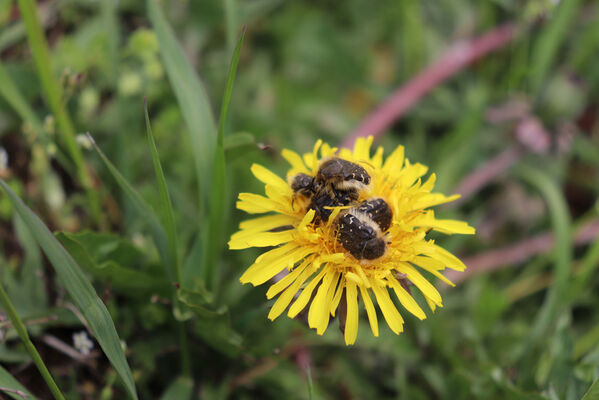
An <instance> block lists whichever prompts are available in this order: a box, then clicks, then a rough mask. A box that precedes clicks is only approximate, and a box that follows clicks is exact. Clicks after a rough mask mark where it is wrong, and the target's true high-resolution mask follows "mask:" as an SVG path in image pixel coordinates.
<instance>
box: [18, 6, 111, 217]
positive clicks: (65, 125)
mask: <svg viewBox="0 0 599 400" xmlns="http://www.w3.org/2000/svg"><path fill="white" fill-rule="evenodd" d="M18 3H19V9H20V10H21V16H22V17H23V22H24V23H25V30H26V31H27V39H28V41H29V45H30V46H31V52H32V53H33V59H34V61H35V65H36V67H37V73H38V76H39V79H40V83H41V85H42V90H43V93H44V95H45V98H46V101H47V102H48V105H49V106H50V109H51V110H52V112H53V113H54V115H55V117H56V122H57V123H58V127H59V128H60V129H59V133H60V135H61V139H62V141H63V144H64V146H65V147H66V149H67V151H68V153H69V156H70V157H71V159H72V160H73V162H74V163H75V168H76V171H75V172H76V174H77V178H78V179H79V181H80V182H81V184H82V185H83V187H84V188H85V190H86V194H87V198H88V201H89V206H90V209H91V213H92V217H93V218H94V219H95V220H96V221H98V222H99V221H100V220H101V217H102V213H101V211H100V202H99V199H98V197H97V193H96V192H95V191H94V190H93V188H92V179H91V177H90V175H89V171H88V170H87V166H86V165H85V160H84V158H83V153H82V152H81V149H80V148H79V146H78V145H77V143H76V141H75V128H74V126H73V123H72V121H71V118H70V117H69V114H68V112H67V110H66V108H65V106H64V104H63V102H62V88H61V86H60V85H59V84H58V81H57V80H56V79H55V78H54V76H53V70H52V58H51V57H50V49H49V47H48V42H46V38H45V36H44V31H43V28H42V25H41V24H40V20H39V18H38V15H37V8H36V3H35V2H34V1H33V0H18Z"/></svg>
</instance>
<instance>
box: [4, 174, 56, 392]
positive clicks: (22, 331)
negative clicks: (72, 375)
mask: <svg viewBox="0 0 599 400" xmlns="http://www.w3.org/2000/svg"><path fill="white" fill-rule="evenodd" d="M3 183H4V182H3V181H1V180H0V184H3ZM5 189H7V190H10V189H8V187H6V188H5ZM9 195H10V193H9ZM15 198H17V199H18V197H16V195H15ZM0 305H1V306H2V308H3V309H4V312H6V314H7V315H8V318H9V319H10V322H12V324H13V326H14V328H15V330H16V331H17V334H18V335H19V338H21V341H22V342H23V344H24V345H25V349H27V352H28V353H29V355H30V356H31V358H32V359H33V362H34V363H35V366H36V367H37V369H38V370H39V371H40V374H42V377H43V378H44V381H45V382H46V384H47V385H48V388H49V389H50V392H52V395H53V396H54V398H55V399H57V400H64V396H63V395H62V392H61V391H60V389H59V388H58V386H57V385H56V382H54V379H53V378H52V375H50V371H48V368H47V367H46V364H44V361H43V360H42V357H41V356H40V354H39V353H38V352H37V349H36V348H35V346H34V345H33V343H32V342H31V339H30V338H29V333H27V328H25V324H23V321H22V320H21V318H20V317H19V314H17V311H16V310H15V308H14V306H13V305H12V302H11V301H10V299H9V298H8V295H7V294H6V292H5V291H4V287H3V286H2V285H0Z"/></svg>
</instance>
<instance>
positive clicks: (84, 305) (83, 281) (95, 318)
mask: <svg viewBox="0 0 599 400" xmlns="http://www.w3.org/2000/svg"><path fill="white" fill-rule="evenodd" d="M0 186H2V188H3V189H4V191H5V193H6V194H7V195H8V197H9V198H10V200H11V201H12V203H13V205H14V207H15V209H16V210H17V212H18V213H19V215H20V216H21V218H23V221H24V222H25V224H26V225H27V227H28V228H29V229H30V230H31V233H32V234H33V235H34V236H35V239H36V240H37V241H38V243H39V245H40V247H41V248H42V249H43V250H44V253H45V254H46V256H47V257H48V259H49V260H50V263H51V264H52V266H53V267H54V269H55V271H56V274H57V275H58V277H59V278H60V280H61V282H62V283H63V285H64V286H65V288H66V290H67V292H68V293H69V294H70V295H71V297H72V298H73V300H74V302H75V304H76V305H77V308H78V309H79V311H80V312H81V313H82V314H83V316H84V318H85V320H86V321H87V323H88V324H89V326H90V328H91V330H92V332H93V334H94V336H95V337H96V340H97V341H98V343H99V344H100V346H101V347H102V349H103V350H104V353H105V354H106V356H107V357H108V359H109V360H110V362H111V364H112V365H113V367H114V369H115V370H116V371H117V373H118V374H119V376H120V377H121V379H122V380H123V382H124V384H125V387H126V388H127V391H128V392H129V394H130V396H131V397H132V398H134V399H137V392H136V390H135V384H134V382H133V376H132V374H131V369H130V368H129V365H128V364H127V359H126V358H125V353H124V352H123V349H122V347H121V341H120V339H119V335H118V333H117V331H116V329H115V327H114V323H113V321H112V318H111V317H110V314H109V313H108V310H107V309H106V306H105V305H104V303H103V302H102V300H100V298H99V297H98V295H97V294H96V292H95V290H94V288H93V286H92V285H91V283H90V282H89V281H88V280H87V278H86V277H85V275H84V274H83V272H82V271H81V269H80V267H79V266H78V265H77V263H76V262H75V260H73V258H72V257H71V255H70V254H69V253H68V252H67V251H66V250H65V249H64V247H62V246H61V244H60V242H59V241H58V240H57V239H56V238H55V237H54V236H53V235H52V233H51V232H50V231H49V230H48V228H47V227H46V226H45V225H44V223H43V222H42V221H41V220H40V219H39V218H38V217H37V216H36V215H35V214H34V213H33V212H32V211H31V210H30V209H29V208H28V207H27V206H26V205H25V204H24V203H23V201H21V199H20V198H19V197H18V196H17V195H16V194H15V193H14V192H13V191H12V190H10V188H9V187H8V185H7V184H6V183H5V182H4V180H2V179H0Z"/></svg>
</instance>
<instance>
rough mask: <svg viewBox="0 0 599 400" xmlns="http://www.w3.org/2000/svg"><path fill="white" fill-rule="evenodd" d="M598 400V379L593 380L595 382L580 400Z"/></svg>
mask: <svg viewBox="0 0 599 400" xmlns="http://www.w3.org/2000/svg"><path fill="white" fill-rule="evenodd" d="M598 399H599V379H595V382H593V384H592V385H591V387H590V388H589V390H587V392H586V393H585V394H584V396H582V399H581V400H598Z"/></svg>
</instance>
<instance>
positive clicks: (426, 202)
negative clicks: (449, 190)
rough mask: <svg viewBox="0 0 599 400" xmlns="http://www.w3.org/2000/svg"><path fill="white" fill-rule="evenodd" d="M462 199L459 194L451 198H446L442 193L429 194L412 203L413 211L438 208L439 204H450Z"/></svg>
mask: <svg viewBox="0 0 599 400" xmlns="http://www.w3.org/2000/svg"><path fill="white" fill-rule="evenodd" d="M459 198H460V195H459V194H454V195H451V196H445V195H444V194H441V193H429V194H427V195H424V196H422V197H419V198H418V199H417V200H416V201H415V202H414V203H412V209H413V210H420V209H423V208H428V207H433V206H437V205H439V204H445V203H449V202H451V201H454V200H457V199H459Z"/></svg>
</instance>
